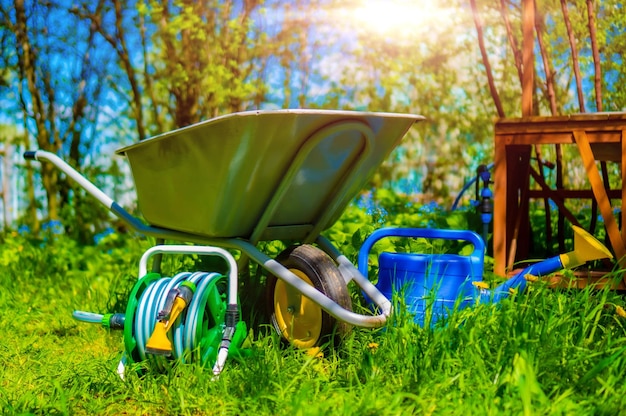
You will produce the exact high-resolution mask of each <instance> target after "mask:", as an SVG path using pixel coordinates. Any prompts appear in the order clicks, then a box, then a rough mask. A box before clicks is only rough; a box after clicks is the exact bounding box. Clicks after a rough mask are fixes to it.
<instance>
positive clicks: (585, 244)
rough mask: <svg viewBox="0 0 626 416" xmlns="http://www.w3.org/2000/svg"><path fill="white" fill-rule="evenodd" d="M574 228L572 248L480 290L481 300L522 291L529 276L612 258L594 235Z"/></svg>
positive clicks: (500, 297) (501, 297) (484, 300)
mask: <svg viewBox="0 0 626 416" xmlns="http://www.w3.org/2000/svg"><path fill="white" fill-rule="evenodd" d="M572 228H573V229H574V250H573V251H570V252H568V253H564V254H561V255H558V256H555V257H551V258H549V259H546V260H544V261H541V262H539V263H536V264H533V265H531V266H528V267H527V268H525V269H524V270H522V271H521V272H520V273H518V274H516V275H515V276H513V277H512V278H510V279H509V280H507V281H506V282H504V283H502V284H501V285H500V286H498V287H496V288H495V289H493V290H492V291H491V293H490V292H489V291H485V290H482V291H481V293H480V301H481V302H498V301H499V300H501V299H503V298H505V297H507V296H509V295H510V294H512V293H515V292H522V291H524V289H525V288H526V282H527V281H528V280H531V279H532V277H531V276H545V275H548V274H550V273H553V272H556V271H557V270H561V269H565V268H574V267H577V266H580V265H583V264H585V263H586V262H588V261H591V260H599V259H604V258H613V255H612V254H611V252H610V251H609V250H608V249H607V248H606V247H605V246H604V245H603V244H602V243H601V242H599V241H598V240H597V239H596V238H595V237H593V236H592V235H591V234H589V233H588V232H587V231H585V230H583V229H582V228H580V227H577V226H573V227H572Z"/></svg>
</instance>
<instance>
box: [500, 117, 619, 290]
mask: <svg viewBox="0 0 626 416" xmlns="http://www.w3.org/2000/svg"><path fill="white" fill-rule="evenodd" d="M556 144H558V145H574V146H576V147H577V149H578V155H579V156H580V159H579V160H577V161H570V162H569V163H580V164H582V165H583V166H584V168H585V172H586V174H587V177H588V179H589V183H590V186H591V189H554V188H550V186H549V185H548V184H547V183H546V182H545V181H544V179H543V176H542V175H541V174H540V173H538V172H537V171H536V170H535V168H534V167H533V166H532V164H531V157H532V156H531V152H532V148H533V146H536V145H556ZM624 155H626V113H588V114H578V115H570V116H554V117H523V118H516V119H500V120H499V121H497V122H496V125H495V173H494V182H495V188H494V260H495V269H494V271H495V273H496V274H498V275H501V276H504V275H506V274H507V272H511V271H512V268H513V267H514V264H515V262H516V261H519V260H526V259H527V257H526V256H527V255H528V247H529V243H530V232H531V231H530V222H529V213H528V203H529V200H530V199H533V198H534V199H536V198H541V199H544V198H550V199H551V200H552V201H553V202H554V203H555V204H556V205H557V206H558V208H559V212H560V213H561V214H562V215H564V216H565V218H566V219H567V220H568V221H569V222H570V223H572V224H575V225H579V226H581V227H583V228H586V227H585V225H584V224H578V221H577V220H576V217H575V215H574V214H573V213H572V212H570V211H569V210H568V209H567V207H566V206H565V204H564V201H565V200H566V199H568V198H577V199H590V200H591V199H592V198H593V199H595V201H597V204H598V208H599V211H600V213H601V215H602V219H603V220H604V225H605V227H606V229H607V235H608V238H609V240H610V246H611V247H610V248H611V249H612V252H613V253H614V255H615V257H616V260H617V261H618V262H619V263H620V265H621V266H622V267H625V266H626V248H625V246H626V227H623V228H621V230H620V225H619V224H624V219H626V188H624V186H621V188H620V189H609V184H608V183H606V184H605V183H604V181H603V179H602V176H601V175H600V172H599V169H598V167H597V164H596V161H611V162H617V163H619V164H620V169H621V183H622V184H626V158H624V157H623V156H624ZM563 171H564V173H565V174H567V171H568V167H567V166H563ZM531 178H532V179H533V181H531V180H530V179H531ZM531 183H534V184H535V186H532V189H531V186H530V184H531ZM611 200H613V201H616V202H614V203H613V204H611ZM613 208H620V209H621V214H620V216H621V217H619V218H616V216H615V215H614V212H613ZM619 286H620V287H619V288H621V289H624V288H626V286H625V285H624V282H621V283H620V285H619Z"/></svg>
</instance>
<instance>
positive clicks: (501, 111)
mask: <svg viewBox="0 0 626 416" xmlns="http://www.w3.org/2000/svg"><path fill="white" fill-rule="evenodd" d="M470 4H471V6H472V15H473V16H474V24H475V25H476V34H477V36H478V46H479V47H480V54H481V56H482V59H483V65H485V71H486V73H487V82H488V84H489V92H490V93H491V97H492V98H493V102H494V103H495V105H496V110H497V112H498V117H500V118H503V117H504V109H503V108H502V102H501V101H500V96H499V95H498V90H497V88H496V84H495V82H494V80H493V72H492V71H491V65H490V64H489V57H488V56H487V50H486V49H485V40H484V39H483V24H482V22H481V21H480V16H478V9H477V8H476V0H470Z"/></svg>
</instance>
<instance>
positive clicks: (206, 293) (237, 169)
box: [24, 110, 424, 375]
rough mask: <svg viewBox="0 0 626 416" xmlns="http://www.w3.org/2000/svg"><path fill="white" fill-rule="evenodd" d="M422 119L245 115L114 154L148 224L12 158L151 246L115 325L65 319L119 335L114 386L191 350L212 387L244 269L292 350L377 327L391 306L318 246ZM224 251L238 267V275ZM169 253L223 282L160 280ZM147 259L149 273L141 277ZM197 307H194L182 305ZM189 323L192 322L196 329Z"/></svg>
mask: <svg viewBox="0 0 626 416" xmlns="http://www.w3.org/2000/svg"><path fill="white" fill-rule="evenodd" d="M423 119H424V118H423V117H422V116H419V115H411V114H392V113H374V112H352V111H328V110H278V111H251V112H242V113H235V114H230V115H226V116H222V117H217V118H214V119H211V120H208V121H205V122H201V123H198V124H195V125H192V126H188V127H185V128H181V129H178V130H175V131H172V132H169V133H165V134H162V135H159V136H155V137H152V138H150V139H147V140H144V141H142V142H140V143H137V144H134V145H132V146H128V147H125V148H122V149H120V150H118V152H117V153H118V154H122V155H125V156H126V158H127V159H128V162H129V164H130V168H131V172H132V176H133V179H134V183H135V188H136V191H137V200H138V206H139V209H140V211H141V213H142V216H143V218H144V219H145V221H146V222H147V224H146V223H144V222H143V221H142V220H140V219H139V218H137V217H134V216H133V215H131V214H129V213H128V212H127V211H126V210H125V209H124V208H122V207H121V206H120V205H119V204H117V203H116V202H115V201H114V200H113V199H111V198H110V197H109V196H107V195H106V194H105V193H104V192H103V191H102V190H100V189H99V188H97V187H96V186H95V185H93V184H92V183H91V182H90V181H88V180H87V179H86V178H85V177H83V176H82V175H81V174H80V173H78V172H77V171H76V170H75V169H73V168H72V167H71V166H69V165H68V164H67V163H66V162H64V161H63V160H62V159H60V158H59V157H57V156H56V155H54V154H52V153H49V152H45V151H40V150H37V151H27V152H25V154H24V157H25V158H26V159H30V160H39V161H46V162H50V163H52V164H53V165H55V166H56V167H57V168H58V169H60V170H61V171H63V172H64V173H65V174H66V175H67V176H68V177H70V178H71V179H73V180H74V181H76V182H77V183H78V184H79V185H80V186H81V187H82V188H84V189H85V190H86V191H87V192H88V193H89V194H90V195H92V196H93V197H95V198H96V199H97V200H98V201H99V202H100V203H101V204H102V205H104V206H105V207H107V208H108V209H109V210H110V211H111V212H112V213H113V214H114V215H116V216H117V217H119V218H120V219H121V220H123V221H124V222H125V223H127V224H128V225H129V226H130V227H131V228H133V229H135V230H136V231H138V232H140V233H142V234H144V235H147V236H152V237H155V238H156V241H157V244H156V246H155V247H152V248H151V249H149V250H148V251H147V252H146V253H144V255H143V256H142V258H141V260H140V267H139V273H138V278H139V280H138V282H137V284H136V285H135V287H134V288H133V291H132V292H131V299H130V300H129V304H128V307H127V310H126V313H125V314H119V315H109V314H107V315H91V314H89V313H83V312H77V313H76V314H75V316H76V317H77V318H78V319H82V320H85V321H90V322H97V321H102V323H103V324H104V325H105V326H108V327H111V328H114V327H118V328H123V329H124V332H125V357H124V359H123V360H122V361H121V362H120V369H119V372H120V374H122V375H123V373H124V369H125V366H126V363H127V362H128V361H133V362H137V361H142V360H145V359H154V360H155V361H156V362H157V363H161V361H160V358H159V357H155V356H158V355H168V354H169V355H174V356H178V357H180V358H185V357H188V356H189V354H190V351H191V350H194V349H197V348H198V347H200V350H201V351H200V352H199V355H200V356H201V357H202V358H201V359H202V360H203V362H207V363H210V364H211V365H212V366H213V371H214V373H215V374H219V372H220V371H221V370H222V368H223V366H224V363H225V361H226V357H227V355H228V350H229V347H230V346H231V345H233V344H237V343H238V342H239V341H240V340H241V339H242V338H243V336H242V333H244V332H245V331H246V330H245V326H244V325H242V324H241V322H240V320H239V314H240V312H239V304H238V294H237V289H238V278H239V274H240V272H243V271H247V270H249V267H248V264H249V263H248V262H249V261H254V262H256V263H257V264H258V265H260V266H261V267H262V268H263V269H264V270H265V271H266V272H267V273H268V280H267V290H268V294H269V298H270V299H271V303H272V309H273V310H272V311H271V318H270V319H271V322H272V324H273V325H274V327H275V328H276V330H277V331H278V332H279V333H280V334H281V336H282V337H284V338H285V339H286V340H288V341H289V342H290V343H292V344H293V345H295V346H297V347H302V348H310V347H316V346H320V345H322V344H323V343H326V342H328V341H329V340H336V339H338V338H340V336H341V335H342V334H344V333H345V332H347V331H348V329H349V328H350V326H359V327H369V328H374V327H380V326H382V325H384V324H385V322H386V320H387V318H388V317H389V315H390V313H391V309H392V308H391V303H390V301H389V300H388V299H387V297H385V296H384V295H383V294H382V293H381V292H380V291H379V290H378V289H377V288H376V287H375V286H374V285H373V284H372V283H370V281H369V280H368V279H367V277H366V276H364V275H363V273H361V272H359V270H358V269H357V268H356V267H355V266H354V265H353V264H352V263H351V262H350V261H349V260H348V259H347V258H346V257H345V256H344V255H343V254H341V253H340V251H339V250H338V249H337V248H336V247H335V246H334V245H333V244H332V243H331V242H330V241H329V240H328V239H326V238H324V237H323V236H322V235H321V232H322V231H324V230H326V229H328V228H329V227H330V226H332V225H333V223H334V222H335V221H336V220H337V219H338V218H339V216H340V215H341V213H342V212H343V210H344V209H345V208H346V206H347V205H348V204H349V203H350V201H351V200H352V199H353V198H354V197H355V196H356V195H357V194H358V192H359V191H360V190H361V189H362V188H363V187H364V186H365V185H366V184H367V181H368V180H369V179H370V178H371V177H372V175H373V174H374V172H375V171H376V169H377V168H378V167H379V166H380V164H381V163H382V162H383V161H384V160H385V158H386V157H387V156H388V155H389V154H390V153H391V151H392V150H393V149H394V148H395V147H396V146H397V145H398V144H399V142H400V141H401V140H402V138H403V137H404V135H405V134H406V133H407V131H408V130H409V128H410V127H411V126H412V125H413V124H414V123H416V122H419V121H421V120H423ZM271 240H283V241H290V242H293V243H294V245H293V246H291V247H289V248H288V249H286V250H285V251H284V252H283V253H281V254H280V255H279V256H278V257H276V258H275V259H274V258H271V257H270V256H268V255H267V254H265V253H264V252H262V251H261V249H260V248H259V247H260V245H259V243H260V242H262V241H271ZM165 241H170V242H184V243H193V244H196V245H195V246H192V245H173V246H172V245H167V244H164V243H165ZM227 250H235V251H237V252H239V253H240V256H239V259H238V260H237V262H235V260H234V258H233V257H232V255H231V254H230V251H227ZM171 253H195V254H200V255H209V256H217V257H220V258H222V259H223V260H224V262H225V263H227V265H228V267H227V273H225V275H224V276H222V275H219V274H217V273H212V272H211V271H209V272H204V273H200V274H198V273H199V272H198V273H183V274H181V275H177V276H174V277H172V278H167V277H162V276H161V275H160V274H159V273H158V271H159V270H160V262H161V256H162V255H163V254H171ZM150 259H151V260H152V270H153V271H155V272H157V273H149V272H148V266H147V265H148V262H149V260H150ZM220 282H221V283H220ZM350 282H355V283H356V284H357V285H358V286H359V287H360V288H361V289H362V290H363V292H364V293H366V294H367V296H368V297H369V299H371V300H372V302H373V303H374V304H375V305H376V307H377V311H378V312H377V313H375V314H367V315H366V314H358V313H355V312H353V311H352V304H351V299H350V296H349V293H348V284H349V283H350ZM201 288H203V289H202V290H201ZM196 299H200V301H198V302H196V303H194V301H196ZM220 299H223V302H221V301H220ZM193 314H195V315H199V316H202V317H203V318H204V319H198V321H202V322H195V319H194V317H193V316H191V315H193ZM192 321H193V322H192ZM181 327H184V328H181ZM216 330H217V332H220V333H221V334H220V336H219V337H216V336H215V334H216ZM177 331H178V332H177ZM209 333H210V334H209ZM336 336H338V337H336ZM190 339H192V340H190Z"/></svg>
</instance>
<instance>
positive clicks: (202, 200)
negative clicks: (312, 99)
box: [118, 110, 421, 242]
mask: <svg viewBox="0 0 626 416" xmlns="http://www.w3.org/2000/svg"><path fill="white" fill-rule="evenodd" d="M420 119H421V117H419V116H412V115H404V114H402V115H399V114H384V113H361V112H349V111H327V110H278V111H254V112H244V113H235V114H230V115H226V116H223V117H218V118H215V119H212V120H208V121H206V122H202V123H198V124H195V125H192V126H189V127H186V128H182V129H179V130H175V131H172V132H169V133H165V134H162V135H160V136H156V137H153V138H151V139H148V140H144V141H142V142H140V143H137V144H134V145H132V146H129V147H125V148H123V149H120V150H119V151H118V153H121V154H125V155H126V157H127V158H128V161H129V163H130V166H131V171H132V174H133V179H134V182H135V187H136V189H137V198H138V203H139V208H140V210H141V213H142V215H143V216H144V218H145V219H146V220H147V221H148V222H149V223H150V224H152V225H156V226H160V227H165V228H169V229H173V230H178V231H184V232H188V233H192V234H197V235H204V236H209V237H242V238H247V239H250V240H251V241H254V242H256V241H258V240H276V239H283V238H289V239H294V240H307V237H309V238H308V240H311V239H312V238H314V237H315V236H316V235H317V234H319V233H320V232H321V231H323V230H324V229H326V228H328V227H330V226H331V225H332V224H333V223H334V222H335V221H336V220H337V219H338V217H339V216H340V215H341V213H342V212H343V210H344V209H345V207H346V206H347V204H348V203H349V202H350V201H351V200H352V199H353V198H354V197H355V195H356V194H357V193H358V192H359V191H360V190H361V189H362V188H363V186H365V185H366V183H367V181H368V180H369V179H370V178H371V176H372V175H373V174H374V172H375V170H376V169H377V168H378V167H379V166H380V164H381V163H382V162H383V161H384V160H385V158H386V157H387V156H388V155H389V153H390V152H391V151H392V150H393V148H395V147H396V145H397V144H398V143H399V142H400V140H401V139H402V137H403V136H404V134H405V133H406V131H407V130H408V129H409V127H411V125H412V124H413V123H414V122H415V121H417V120H420Z"/></svg>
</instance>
